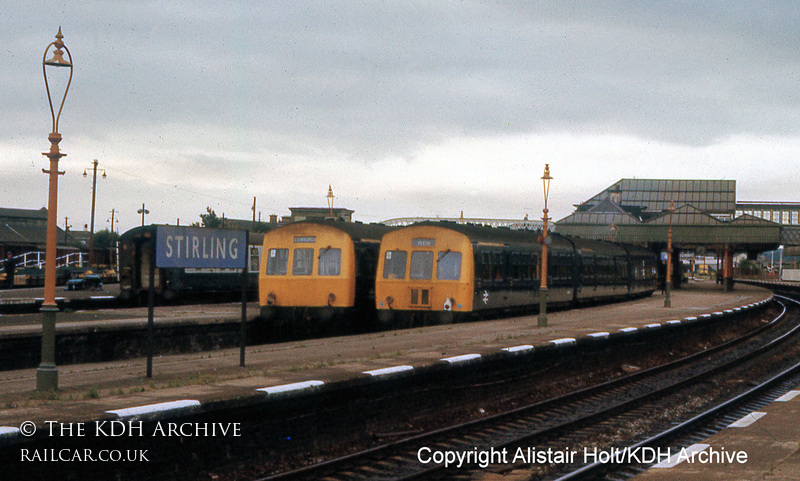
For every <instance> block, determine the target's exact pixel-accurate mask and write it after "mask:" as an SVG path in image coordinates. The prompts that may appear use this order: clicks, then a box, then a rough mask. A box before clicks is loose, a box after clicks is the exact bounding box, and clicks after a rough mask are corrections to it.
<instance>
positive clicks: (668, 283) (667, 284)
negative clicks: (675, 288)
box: [664, 201, 675, 307]
mask: <svg viewBox="0 0 800 481" xmlns="http://www.w3.org/2000/svg"><path fill="white" fill-rule="evenodd" d="M674 210H675V205H674V203H673V201H670V202H669V230H668V231H667V277H666V279H664V307H672V299H670V292H671V291H672V212H673V211H674Z"/></svg>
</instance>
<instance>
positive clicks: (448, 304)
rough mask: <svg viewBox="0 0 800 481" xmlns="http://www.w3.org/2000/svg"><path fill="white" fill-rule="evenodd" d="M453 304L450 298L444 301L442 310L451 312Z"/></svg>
mask: <svg viewBox="0 0 800 481" xmlns="http://www.w3.org/2000/svg"><path fill="white" fill-rule="evenodd" d="M453 302H454V301H453V299H452V298H450V297H448V298H447V299H445V301H444V310H445V311H449V310H451V309H452V308H453Z"/></svg>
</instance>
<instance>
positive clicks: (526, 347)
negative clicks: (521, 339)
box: [502, 344, 533, 352]
mask: <svg viewBox="0 0 800 481" xmlns="http://www.w3.org/2000/svg"><path fill="white" fill-rule="evenodd" d="M532 349H533V346H531V345H530V344H523V345H521V346H512V347H504V348H503V349H502V350H503V351H506V352H520V351H530V350H532Z"/></svg>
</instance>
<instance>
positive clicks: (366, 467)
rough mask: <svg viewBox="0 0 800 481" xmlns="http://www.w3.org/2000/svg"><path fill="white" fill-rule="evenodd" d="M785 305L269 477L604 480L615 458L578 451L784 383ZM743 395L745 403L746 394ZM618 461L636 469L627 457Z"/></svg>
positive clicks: (791, 333) (646, 435)
mask: <svg viewBox="0 0 800 481" xmlns="http://www.w3.org/2000/svg"><path fill="white" fill-rule="evenodd" d="M784 302H786V303H790V302H791V301H789V300H785V301H784ZM783 305H784V307H783V309H782V312H781V314H780V315H778V316H776V317H775V319H773V320H772V322H770V323H769V325H767V326H764V327H763V328H762V329H759V330H758V331H756V332H753V333H751V334H748V335H746V336H743V337H741V338H738V339H735V340H733V341H729V342H726V343H725V344H722V345H720V346H717V347H715V348H712V349H708V350H705V351H703V352H699V353H696V354H693V355H690V356H687V357H684V358H682V359H679V360H676V361H673V362H670V363H667V364H663V365H660V366H656V367H653V368H650V369H646V370H643V371H639V372H636V373H633V374H630V375H627V376H624V377H622V378H620V379H615V380H613V381H608V382H604V383H602V384H599V385H595V386H592V387H589V388H585V389H581V390H579V391H576V392H572V393H569V394H566V395H562V396H558V397H555V398H552V399H549V400H547V401H544V402H538V403H534V404H530V405H526V406H522V407H517V408H515V409H511V410H507V411H505V412H502V413H498V414H494V415H492V416H488V417H484V418H481V419H479V420H472V421H468V422H464V423H461V424H457V425H453V426H448V427H446V428H441V429H437V430H433V431H430V432H425V433H422V434H415V435H411V436H406V437H404V438H402V439H398V440H395V441H393V442H389V443H385V444H382V445H380V446H375V447H372V448H369V449H366V450H364V451H360V452H357V453H353V454H348V455H345V456H342V457H340V458H336V459H331V460H329V461H324V462H321V463H318V464H315V465H312V466H308V467H305V468H301V469H297V470H294V471H290V472H285V473H281V474H276V475H271V476H267V477H263V478H261V481H267V480H279V479H280V480H289V479H311V478H314V479H328V480H337V479H342V480H344V479H347V480H353V479H371V480H374V479H393V480H394V479H409V480H410V479H471V477H472V475H473V474H475V473H476V472H477V471H487V470H489V471H493V472H498V473H503V472H507V471H510V470H513V469H524V470H526V471H527V472H528V473H529V474H530V477H531V479H554V478H556V477H559V476H562V479H594V478H596V477H597V476H601V475H604V474H605V471H606V470H608V465H609V464H608V463H597V465H596V466H594V467H591V468H589V467H585V466H584V462H583V461H584V459H585V457H584V456H582V455H578V454H580V453H583V452H584V449H598V450H601V451H605V450H609V449H611V448H619V447H624V446H628V445H631V444H632V445H633V446H637V445H638V444H636V443H649V444H646V445H647V446H655V445H663V442H664V440H665V439H668V440H669V442H675V438H674V436H672V435H671V436H670V437H669V438H667V437H666V436H667V435H661V434H658V435H656V434H654V433H661V432H662V431H667V432H669V430H670V429H672V428H673V427H674V424H675V422H676V421H675V420H676V419H687V418H696V417H698V416H700V413H703V412H706V411H710V412H713V413H715V414H711V415H719V413H720V412H721V411H723V410H724V409H728V408H722V407H717V406H718V405H719V404H720V402H717V401H715V400H718V399H720V398H723V397H724V398H726V401H727V400H730V398H731V396H734V397H735V396H740V397H741V396H746V394H745V393H746V392H749V391H751V389H749V388H750V386H749V381H743V379H756V378H764V379H769V382H771V383H772V384H775V383H777V382H778V381H777V380H775V379H773V374H772V373H773V372H774V371H775V370H785V367H784V366H785V365H786V364H787V361H786V360H785V358H791V357H795V358H796V355H794V351H793V350H792V349H789V350H788V351H787V350H786V348H785V346H787V344H790V342H789V341H791V340H794V339H795V338H796V337H797V333H798V330H799V329H800V328H798V327H797V324H798V322H797V320H798V311H800V309H798V307H797V306H795V305H794V304H790V306H791V307H786V305H785V304H783ZM736 399H739V401H737V403H740V402H741V400H743V399H745V398H744V397H741V398H736ZM728 406H729V408H730V405H728ZM711 415H709V416H711ZM682 432H683V431H682ZM659 436H663V437H659ZM630 440H634V441H633V442H631V441H630ZM658 443H661V444H658ZM572 453H575V454H572ZM531 457H532V458H531ZM532 461H533V462H532ZM613 466H614V467H615V468H623V467H625V468H626V469H628V470H630V468H629V467H627V466H622V465H621V463H614V464H613ZM634 471H635V470H634Z"/></svg>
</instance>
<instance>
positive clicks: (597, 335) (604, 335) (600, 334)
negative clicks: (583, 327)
mask: <svg viewBox="0 0 800 481" xmlns="http://www.w3.org/2000/svg"><path fill="white" fill-rule="evenodd" d="M610 335H611V333H608V332H593V333H591V334H587V336H588V337H594V338H599V339H605V338H607V337H608V336H610Z"/></svg>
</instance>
